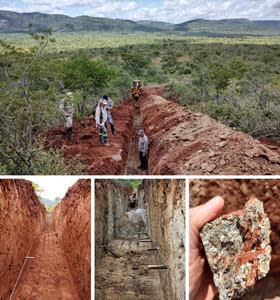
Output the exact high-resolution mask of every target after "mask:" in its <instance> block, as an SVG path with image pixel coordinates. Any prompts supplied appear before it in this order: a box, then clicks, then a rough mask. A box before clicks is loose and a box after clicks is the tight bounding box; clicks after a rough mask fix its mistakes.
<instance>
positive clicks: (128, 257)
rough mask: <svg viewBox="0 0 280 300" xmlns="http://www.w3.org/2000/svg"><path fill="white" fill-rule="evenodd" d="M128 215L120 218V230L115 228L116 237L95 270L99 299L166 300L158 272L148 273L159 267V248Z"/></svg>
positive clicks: (132, 211)
mask: <svg viewBox="0 0 280 300" xmlns="http://www.w3.org/2000/svg"><path fill="white" fill-rule="evenodd" d="M139 208H140V207H139ZM135 211H136V209H132V210H130V211H129V212H130V213H132V214H133V213H135ZM125 214H126V213H124V214H123V215H122V216H120V218H121V219H122V220H121V222H120V223H119V224H118V226H119V228H118V229H116V228H115V229H114V231H115V234H114V238H113V239H112V240H111V241H110V243H109V244H108V245H107V246H106V247H105V252H106V255H105V256H104V257H103V258H102V260H101V261H100V263H99V265H98V266H97V268H96V274H97V275H96V300H102V299H115V300H117V299H143V300H144V299H147V300H148V299H153V300H165V298H164V295H163V291H162V287H161V280H160V274H159V271H158V270H149V265H157V261H158V258H157V254H156V252H157V251H155V249H156V247H155V245H154V244H153V242H152V241H151V239H150V237H149V234H148V231H147V228H144V227H143V225H142V228H141V225H140V226H139V227H138V226H134V225H133V224H131V223H130V222H129V220H128V219H127V218H126V216H125ZM160 272H167V270H161V271H160Z"/></svg>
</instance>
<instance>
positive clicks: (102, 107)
mask: <svg viewBox="0 0 280 300" xmlns="http://www.w3.org/2000/svg"><path fill="white" fill-rule="evenodd" d="M106 105H107V102H106V101H105V100H102V101H101V100H100V101H99V102H98V105H97V107H96V110H95V122H96V127H97V128H98V129H99V134H98V136H99V142H100V143H101V144H103V145H106V146H107V145H108V132H107V128H106V122H107V118H108V115H107V109H106Z"/></svg>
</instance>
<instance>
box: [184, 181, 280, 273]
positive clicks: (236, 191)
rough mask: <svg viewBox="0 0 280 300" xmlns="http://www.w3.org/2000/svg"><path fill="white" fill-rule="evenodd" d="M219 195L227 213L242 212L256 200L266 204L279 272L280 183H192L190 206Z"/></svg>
mask: <svg viewBox="0 0 280 300" xmlns="http://www.w3.org/2000/svg"><path fill="white" fill-rule="evenodd" d="M217 195H220V196H222V197H223V198H224V199H225V209H224V212H225V213H230V212H232V211H236V210H239V209H242V208H243V206H244V204H245V203H246V201H247V200H248V199H249V198H251V197H256V198H258V199H260V200H261V201H263V202H264V209H265V212H266V213H267V215H268V217H269V219H270V224H271V230H272V233H271V246H272V261H271V272H280V201H279V198H280V181H279V180H273V179H271V180H260V179H259V180H257V179H250V180H246V179H242V180H193V181H191V184H190V205H191V206H192V207H194V206H197V205H199V204H201V203H205V202H206V201H208V200H209V199H211V198H213V197H215V196H217Z"/></svg>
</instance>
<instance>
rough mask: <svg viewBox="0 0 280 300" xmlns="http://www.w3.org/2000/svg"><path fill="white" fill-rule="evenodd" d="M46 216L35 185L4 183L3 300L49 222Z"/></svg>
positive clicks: (0, 194)
mask: <svg viewBox="0 0 280 300" xmlns="http://www.w3.org/2000/svg"><path fill="white" fill-rule="evenodd" d="M45 217H46V210H45V208H44V207H43V205H42V204H41V203H40V201H39V200H38V197H37V195H36V193H35V191H34V189H33V187H32V183H31V182H29V181H26V180H22V179H2V180H0V228H1V234H0V245H1V251H0V299H1V300H7V299H9V296H10V294H11V292H12V289H13V288H14V285H15V283H16V280H17V277H18V275H19V272H20V269H21V267H22V265H23V262H24V259H25V257H26V256H27V255H28V254H29V252H30V249H31V246H32V244H33V241H34V238H35V237H36V235H37V234H39V233H40V231H41V227H42V226H43V224H44V223H45ZM22 299H23V298H22Z"/></svg>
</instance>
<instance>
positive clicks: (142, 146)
mask: <svg viewBox="0 0 280 300" xmlns="http://www.w3.org/2000/svg"><path fill="white" fill-rule="evenodd" d="M148 149H149V139H148V137H147V136H146V135H144V136H143V137H142V136H140V137H139V141H138V151H139V152H143V154H144V155H146V154H147V153H148Z"/></svg>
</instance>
